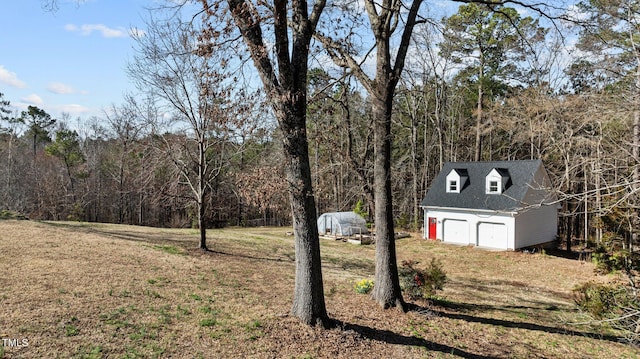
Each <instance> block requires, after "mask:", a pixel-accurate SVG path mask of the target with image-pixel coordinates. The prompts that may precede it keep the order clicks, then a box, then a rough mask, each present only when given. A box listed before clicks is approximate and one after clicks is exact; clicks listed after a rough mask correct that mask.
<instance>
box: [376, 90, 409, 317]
mask: <svg viewBox="0 0 640 359" xmlns="http://www.w3.org/2000/svg"><path fill="white" fill-rule="evenodd" d="M381 92H382V93H381V94H379V96H374V98H373V99H372V101H373V103H372V106H373V108H372V110H373V117H374V133H375V138H374V151H375V156H374V158H375V159H374V169H373V173H374V190H375V203H376V213H375V224H376V230H375V233H376V273H375V284H376V285H375V286H374V289H373V298H374V299H375V301H376V302H377V303H378V304H380V305H381V306H382V307H384V308H389V307H395V306H397V307H400V308H401V309H402V310H403V311H404V310H406V304H405V302H404V299H403V298H402V291H401V289H400V280H399V278H398V265H397V259H396V245H395V233H394V224H393V202H392V197H391V180H390V179H391V137H392V136H391V112H390V111H389V110H390V109H391V108H392V106H391V102H392V101H393V91H389V90H388V89H383V91H381Z"/></svg>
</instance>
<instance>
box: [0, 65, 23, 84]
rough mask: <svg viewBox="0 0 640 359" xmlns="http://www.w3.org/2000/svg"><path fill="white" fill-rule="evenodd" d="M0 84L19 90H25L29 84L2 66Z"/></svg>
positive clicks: (0, 67) (0, 66) (0, 68)
mask: <svg viewBox="0 0 640 359" xmlns="http://www.w3.org/2000/svg"><path fill="white" fill-rule="evenodd" d="M0 83H3V84H5V85H9V86H12V87H17V88H25V87H27V84H26V83H25V82H24V81H22V80H20V79H19V78H18V75H16V73H15V72H11V71H9V70H7V69H5V68H4V66H2V65H0Z"/></svg>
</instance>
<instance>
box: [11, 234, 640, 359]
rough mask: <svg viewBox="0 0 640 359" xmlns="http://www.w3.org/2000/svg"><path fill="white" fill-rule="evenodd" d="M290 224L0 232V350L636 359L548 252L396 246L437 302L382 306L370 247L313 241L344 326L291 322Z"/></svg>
mask: <svg viewBox="0 0 640 359" xmlns="http://www.w3.org/2000/svg"><path fill="white" fill-rule="evenodd" d="M286 231H287V229H283V228H257V229H223V230H212V231H210V232H209V233H210V234H209V237H210V239H209V244H210V248H212V249H213V251H212V252H208V253H201V252H200V251H198V250H196V249H194V248H195V246H196V244H197V233H196V232H195V231H192V230H169V229H155V228H143V227H132V226H119V225H105V224H86V223H84V224H81V223H71V222H52V223H40V222H31V221H0V246H1V248H2V249H1V251H0V273H2V276H0V337H2V338H5V339H27V340H28V344H29V345H28V346H23V347H20V348H16V347H9V346H5V347H2V346H1V344H2V343H0V357H2V355H4V357H5V358H102V357H108V358H137V357H162V358H164V357H173V358H198V357H201V358H241V357H253V358H423V357H424V358H432V357H435V358H438V357H441V358H448V357H451V358H454V357H465V358H636V357H638V354H637V352H636V351H634V349H633V348H631V347H628V346H625V345H623V344H620V343H617V339H616V336H615V333H613V332H611V330H609V329H607V328H602V327H579V326H571V325H569V324H567V323H570V322H575V321H578V320H580V315H579V313H577V312H576V310H575V308H574V306H573V303H572V297H571V289H572V288H573V287H574V286H576V285H577V284H581V283H584V282H586V281H589V280H597V281H605V280H613V279H615V278H613V277H596V276H595V275H594V274H593V267H592V265H591V264H580V263H578V262H576V261H572V260H568V259H563V258H559V257H554V256H549V255H544V254H535V255H531V254H524V253H514V252H486V251H482V250H477V249H473V248H467V247H455V246H448V245H443V244H439V243H431V242H427V241H423V240H421V239H418V238H407V239H402V240H399V241H398V257H399V259H400V260H403V259H413V260H419V261H420V262H421V263H423V264H425V265H426V264H427V263H428V262H429V260H430V258H433V257H435V258H439V259H440V260H441V261H442V263H443V265H444V268H445V270H446V272H447V274H448V277H449V282H448V283H447V284H446V285H445V290H444V291H443V292H442V293H441V294H440V296H439V298H438V300H436V301H435V303H431V304H430V303H426V302H420V303H414V304H413V306H412V311H410V312H409V313H406V314H402V313H400V312H399V311H397V310H382V309H380V308H378V307H377V306H376V305H374V304H373V302H372V301H371V300H370V299H369V298H368V296H366V295H358V294H355V292H354V290H353V285H354V283H355V282H356V281H357V280H359V279H362V278H371V279H372V278H373V257H374V248H373V246H355V245H350V244H347V243H342V242H331V241H323V242H322V251H323V274H324V279H325V295H326V303H327V309H328V311H329V314H330V316H331V317H332V318H334V319H336V320H337V323H338V326H337V328H335V329H331V330H322V329H318V328H310V327H307V326H304V325H302V324H300V323H299V322H298V321H297V320H296V319H295V318H292V317H290V316H289V309H290V305H291V295H292V293H293V278H294V263H293V257H294V253H293V239H292V237H287V236H286V235H285V232H286Z"/></svg>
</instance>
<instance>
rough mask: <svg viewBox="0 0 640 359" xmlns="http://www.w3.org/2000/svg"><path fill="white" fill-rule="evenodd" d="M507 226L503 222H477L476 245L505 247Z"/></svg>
mask: <svg viewBox="0 0 640 359" xmlns="http://www.w3.org/2000/svg"><path fill="white" fill-rule="evenodd" d="M507 244H508V243H507V226H506V225H505V224H504V223H487V222H480V223H478V246H480V247H488V248H499V249H507Z"/></svg>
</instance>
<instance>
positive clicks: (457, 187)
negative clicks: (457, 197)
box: [446, 168, 469, 193]
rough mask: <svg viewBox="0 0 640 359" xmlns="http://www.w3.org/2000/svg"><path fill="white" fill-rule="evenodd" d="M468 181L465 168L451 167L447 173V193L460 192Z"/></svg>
mask: <svg viewBox="0 0 640 359" xmlns="http://www.w3.org/2000/svg"><path fill="white" fill-rule="evenodd" d="M468 182H469V174H468V173H467V170H466V169H460V168H458V169H452V170H451V172H449V174H448V175H447V182H446V183H447V188H446V190H447V193H460V191H462V190H463V189H464V188H465V186H466V185H467V184H468Z"/></svg>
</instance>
